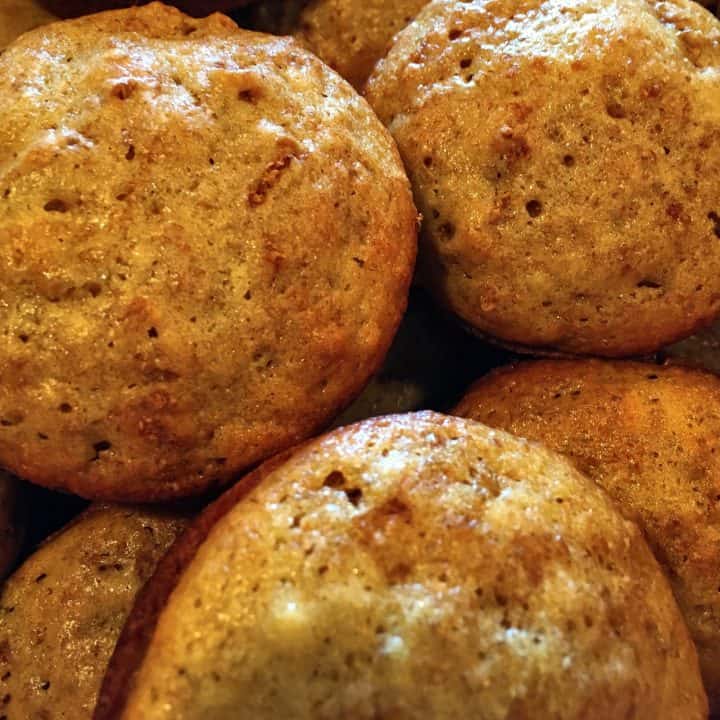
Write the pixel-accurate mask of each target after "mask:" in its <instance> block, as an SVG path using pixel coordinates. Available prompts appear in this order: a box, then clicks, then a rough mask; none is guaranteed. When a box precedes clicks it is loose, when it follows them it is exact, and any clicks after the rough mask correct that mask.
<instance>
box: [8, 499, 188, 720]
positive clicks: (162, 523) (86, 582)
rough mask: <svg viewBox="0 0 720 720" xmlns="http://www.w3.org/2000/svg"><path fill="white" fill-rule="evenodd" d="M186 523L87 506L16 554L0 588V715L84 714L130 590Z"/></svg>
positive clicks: (22, 719) (44, 719)
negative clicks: (18, 562)
mask: <svg viewBox="0 0 720 720" xmlns="http://www.w3.org/2000/svg"><path fill="white" fill-rule="evenodd" d="M186 522H187V521H186V520H185V519H184V517H182V516H180V515H177V514H171V513H161V512H151V511H148V510H140V509H137V508H128V507H124V508H121V507H119V506H94V507H92V508H90V509H89V510H88V511H86V512H85V513H84V514H83V515H82V516H81V517H80V518H79V519H78V520H76V521H75V522H74V523H72V524H71V525H70V526H68V528H67V529H65V530H63V531H61V532H60V533H59V534H57V535H55V536H54V537H53V538H51V539H50V540H49V541H48V542H47V543H46V544H45V545H43V546H42V547H41V548H40V549H39V550H38V551H37V552H36V553H35V554H34V555H32V556H31V557H30V558H29V559H28V560H26V561H25V563H24V564H23V565H22V566H21V567H20V569H19V570H18V571H17V572H16V573H15V574H14V575H13V576H12V577H11V578H10V579H9V580H8V581H7V583H6V584H5V587H4V588H3V590H2V594H1V595H0V698H1V699H0V706H1V707H0V712H1V713H2V714H3V715H4V717H5V718H7V720H83V719H84V718H91V717H92V713H93V710H94V707H95V700H96V697H97V693H98V690H99V688H100V683H101V681H102V677H103V675H104V673H105V668H106V665H107V662H108V659H109V658H110V655H111V653H112V651H113V647H114V645H115V642H116V640H117V637H118V635H119V633H120V630H121V629H122V627H123V624H124V622H125V618H126V617H127V615H128V613H129V612H130V609H131V607H132V604H133V600H134V598H135V594H136V593H137V591H138V590H139V589H140V588H141V587H142V585H143V584H144V583H145V581H146V580H147V579H148V577H150V575H151V574H152V572H153V570H154V569H155V565H156V563H157V561H158V560H159V558H160V557H161V556H162V555H163V554H164V552H165V551H166V550H167V548H168V546H169V545H170V544H171V543H172V541H173V540H174V539H175V537H176V536H177V534H178V533H179V532H180V531H181V530H182V529H183V528H184V527H185V525H186Z"/></svg>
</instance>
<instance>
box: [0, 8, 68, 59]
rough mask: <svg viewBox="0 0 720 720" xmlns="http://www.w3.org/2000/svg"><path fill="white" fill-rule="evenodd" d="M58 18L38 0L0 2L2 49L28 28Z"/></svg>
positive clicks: (0, 38) (0, 49) (0, 45)
mask: <svg viewBox="0 0 720 720" xmlns="http://www.w3.org/2000/svg"><path fill="white" fill-rule="evenodd" d="M53 20H56V17H55V16H54V15H53V14H52V13H50V12H48V10H46V9H45V8H44V7H43V6H42V5H40V4H39V2H38V1H37V0H2V2H0V51H2V50H3V49H4V48H5V46H6V45H9V44H10V43H11V42H12V41H13V40H15V38H16V37H18V36H19V35H22V34H23V33H24V32H27V31H28V30H32V29H33V28H36V27H39V26H40V25H45V24H47V23H50V22H52V21H53Z"/></svg>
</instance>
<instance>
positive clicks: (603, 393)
mask: <svg viewBox="0 0 720 720" xmlns="http://www.w3.org/2000/svg"><path fill="white" fill-rule="evenodd" d="M456 412H457V413H458V414H459V415H463V416H467V417H471V418H473V419H475V420H480V421H481V422H485V423H488V424H489V425H491V426H493V427H498V428H502V429H504V430H508V431H509V432H513V433H515V434H516V435H521V436H523V437H528V438H530V439H532V440H537V441H540V442H543V443H545V444H546V445H547V446H548V447H550V448H552V449H554V450H558V451H560V452H562V453H564V454H566V455H567V456H569V457H570V458H571V459H572V460H573V461H574V462H575V464H576V465H577V466H578V467H579V468H580V470H582V471H583V472H585V473H586V474H587V475H589V476H590V477H591V478H593V479H594V480H596V481H597V482H598V483H599V484H600V485H602V487H604V488H605V489H606V490H607V491H608V492H609V493H610V495H611V496H612V497H613V499H614V500H615V501H616V503H617V504H618V505H619V507H620V509H621V510H622V511H623V512H624V513H625V515H626V516H628V517H630V518H632V519H635V520H637V521H638V522H639V524H640V526H641V527H642V528H643V530H644V532H645V535H646V536H647V538H648V540H649V542H650V545H651V547H652V549H653V550H654V552H655V554H656V556H657V558H658V559H659V560H660V563H661V564H662V565H663V567H664V569H665V570H666V571H667V574H668V576H669V577H670V581H671V583H672V586H673V589H674V591H675V596H676V597H677V600H678V603H679V605H680V608H681V610H682V611H683V613H684V615H685V619H686V620H687V623H688V626H689V628H690V631H691V633H692V635H693V637H694V639H695V642H696V644H697V646H698V650H699V655H700V662H701V666H702V669H703V675H704V679H705V684H706V687H707V688H708V693H709V695H710V697H711V704H712V702H713V700H714V704H715V706H716V707H715V709H716V710H717V711H718V712H720V380H718V378H716V377H714V376H712V375H710V374H708V373H703V372H699V371H695V370H687V369H683V368H660V367H658V366H656V365H650V364H645V363H617V362H615V363H611V362H602V361H542V362H535V363H524V364H520V365H517V366H514V367H509V368H507V369H504V370H500V371H497V372H495V373H492V374H491V375H489V376H487V377H486V378H484V379H482V380H480V381H479V382H478V383H477V384H476V385H475V386H474V387H473V388H472V390H471V391H470V392H469V393H468V395H467V396H466V397H465V398H464V399H463V400H462V401H461V403H460V404H459V406H458V407H457V408H456Z"/></svg>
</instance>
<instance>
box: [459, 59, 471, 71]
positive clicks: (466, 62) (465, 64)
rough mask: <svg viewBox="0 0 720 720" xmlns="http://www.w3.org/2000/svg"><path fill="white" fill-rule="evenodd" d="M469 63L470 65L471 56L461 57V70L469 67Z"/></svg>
mask: <svg viewBox="0 0 720 720" xmlns="http://www.w3.org/2000/svg"><path fill="white" fill-rule="evenodd" d="M471 65H472V58H463V59H462V60H461V61H460V67H461V68H462V69H463V70H467V68H469V67H470V66H471Z"/></svg>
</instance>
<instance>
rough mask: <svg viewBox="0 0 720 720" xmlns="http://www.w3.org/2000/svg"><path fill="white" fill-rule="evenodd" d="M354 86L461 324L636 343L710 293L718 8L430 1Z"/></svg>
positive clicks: (612, 345) (436, 285)
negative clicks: (373, 119) (379, 123)
mask: <svg viewBox="0 0 720 720" xmlns="http://www.w3.org/2000/svg"><path fill="white" fill-rule="evenodd" d="M367 96H368V99H369V100H370V102H371V104H372V105H373V106H374V108H375V110H376V111H377V112H378V114H379V115H380V117H381V119H382V120H383V121H384V122H385V123H386V124H387V125H388V127H389V128H390V130H391V132H392V133H393V135H394V136H395V139H396V140H397V141H398V144H399V147H400V150H401V153H402V155H403V157H404V160H405V163H406V166H407V168H408V171H409V173H410V176H411V179H412V181H413V184H414V189H415V194H416V199H417V202H418V204H419V206H420V210H421V212H422V213H423V215H424V217H425V219H426V223H425V227H424V237H423V241H422V243H421V263H420V264H421V273H422V277H423V278H424V282H426V283H428V284H429V285H430V286H431V287H432V288H433V290H434V292H435V293H436V295H437V296H438V297H439V298H440V299H441V300H442V302H443V303H445V304H446V305H447V306H449V307H450V308H451V309H452V310H454V311H455V312H456V313H458V314H459V315H460V316H461V317H462V318H463V319H464V320H465V321H466V322H467V323H469V324H470V325H472V326H474V327H475V328H476V329H478V330H480V331H481V332H483V333H487V334H490V335H493V336H496V337H497V338H499V339H500V340H501V341H503V342H506V343H510V344H516V345H521V346H526V347H527V346H532V347H533V348H555V349H559V350H562V351H564V352H570V353H589V354H599V355H609V356H616V355H618V356H619V355H629V354H633V353H641V352H650V351H653V350H656V349H657V348H658V347H660V346H661V345H663V344H665V343H668V342H672V341H674V340H676V339H678V338H680V337H683V336H686V335H689V334H690V333H692V332H693V331H694V329H695V328H696V327H697V326H698V325H701V324H703V323H706V322H709V321H710V320H711V319H712V318H713V317H714V316H715V315H716V314H717V312H718V310H719V309H720V243H718V237H719V236H720V205H718V196H717V192H716V187H715V178H716V177H717V176H718V173H720V142H719V141H718V139H719V138H720V114H719V113H718V107H719V106H720V24H719V23H718V20H717V19H715V18H714V17H713V16H712V15H711V14H710V13H709V12H707V11H706V10H704V9H703V8H701V7H700V6H699V5H697V4H696V3H694V2H690V0H669V1H667V2H654V1H652V2H646V1H645V0H607V1H606V2H602V3H589V2H583V1H582V0H475V1H473V2H459V1H453V0H437V1H436V2H433V3H432V4H431V5H429V6H428V7H426V8H425V9H424V10H423V11H422V12H421V13H420V15H419V16H418V18H417V20H416V21H415V22H414V23H413V24H412V25H411V26H410V27H409V28H407V29H406V30H405V31H403V32H402V33H400V35H399V36H398V40H397V42H396V43H395V45H394V46H393V49H392V50H391V52H390V53H389V55H388V57H387V58H386V59H385V60H383V61H382V62H381V63H379V64H378V66H377V69H376V71H375V73H374V75H373V77H372V78H371V79H370V81H369V82H368V87H367Z"/></svg>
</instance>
